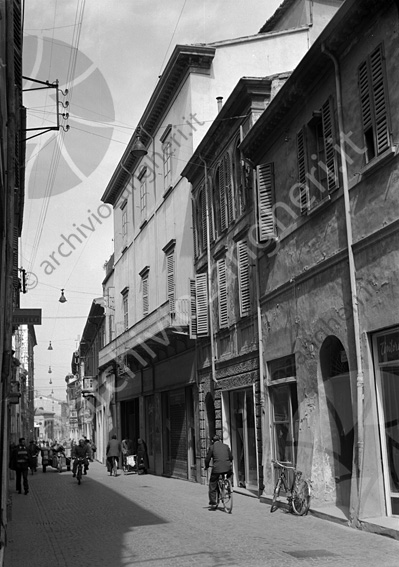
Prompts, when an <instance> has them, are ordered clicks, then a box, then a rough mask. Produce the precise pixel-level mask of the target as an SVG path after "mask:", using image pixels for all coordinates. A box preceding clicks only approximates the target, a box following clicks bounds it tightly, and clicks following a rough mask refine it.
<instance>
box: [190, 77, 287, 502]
mask: <svg viewBox="0 0 399 567" xmlns="http://www.w3.org/2000/svg"><path fill="white" fill-rule="evenodd" d="M288 76H289V75H288V74H286V73H283V74H278V75H275V76H274V77H268V78H263V79H251V78H243V79H241V80H240V81H239V83H238V85H237V86H236V88H235V89H234V90H233V92H232V94H231V95H230V97H229V98H228V100H227V101H226V102H225V104H223V106H221V107H220V111H219V113H218V115H217V118H216V119H215V121H214V122H213V124H212V126H211V127H210V128H209V130H208V132H207V133H206V135H205V136H204V138H203V139H202V141H201V143H200V144H199V146H198V148H197V149H196V151H195V152H194V154H193V156H192V158H191V159H190V161H189V163H188V164H187V166H186V167H185V169H184V170H183V172H182V175H183V176H185V177H187V179H188V180H189V181H190V182H191V184H192V187H193V195H192V202H193V230H194V244H195V247H194V255H195V280H194V281H193V296H194V302H193V303H195V309H194V308H193V313H194V316H195V329H194V331H193V333H195V335H196V337H197V339H198V344H197V369H198V385H199V393H200V403H199V410H200V426H201V430H203V431H205V432H206V434H205V436H204V438H203V445H204V446H203V449H204V450H205V449H206V444H207V441H209V438H211V437H212V435H213V434H214V433H215V432H217V433H219V434H222V435H223V439H224V440H225V441H226V442H227V443H228V444H229V445H230V446H231V448H232V451H233V454H234V455H235V459H234V462H233V467H234V473H235V478H236V479H237V481H236V482H237V485H238V486H240V487H242V488H246V489H248V490H251V491H255V492H256V493H257V494H259V492H261V487H262V482H263V478H262V470H261V467H260V466H259V464H261V463H262V411H263V405H264V399H263V392H262V388H261V384H262V381H261V367H260V365H259V353H260V352H261V351H262V347H261V344H260V342H259V341H260V338H261V333H260V332H259V328H260V317H259V308H258V307H259V306H258V295H259V293H258V287H259V282H258V273H257V269H256V268H257V264H256V259H257V250H256V248H254V245H256V242H257V240H256V235H253V234H252V233H251V229H252V227H253V226H254V224H255V207H254V198H253V191H254V180H253V173H252V168H251V166H250V165H249V164H248V163H245V162H244V161H243V158H242V155H241V152H240V149H239V146H240V143H241V142H242V139H243V136H245V135H246V134H247V133H248V131H249V130H250V128H252V126H253V125H254V124H255V122H256V120H257V119H258V118H259V116H260V115H261V114H262V112H263V111H264V110H265V107H266V106H267V105H268V104H270V101H271V99H272V98H273V96H275V95H276V93H277V92H278V90H279V89H280V88H281V86H282V85H283V84H284V82H285V80H286V79H287V77H288ZM254 236H255V239H254Z"/></svg>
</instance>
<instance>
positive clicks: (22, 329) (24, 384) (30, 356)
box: [12, 325, 37, 442]
mask: <svg viewBox="0 0 399 567" xmlns="http://www.w3.org/2000/svg"><path fill="white" fill-rule="evenodd" d="M36 344H37V343H36V333H35V327H34V326H33V325H20V326H19V328H18V330H17V331H16V332H15V335H14V346H15V357H16V358H17V359H18V361H19V366H18V370H17V382H18V383H19V391H20V394H21V398H20V400H19V405H18V406H17V408H16V411H17V412H18V416H19V419H18V420H17V422H16V423H15V436H14V438H13V439H12V441H13V442H15V441H17V435H22V436H23V437H25V438H26V439H33V438H34V433H35V432H34V413H35V406H34V395H35V394H34V387H35V366H34V347H35V346H36Z"/></svg>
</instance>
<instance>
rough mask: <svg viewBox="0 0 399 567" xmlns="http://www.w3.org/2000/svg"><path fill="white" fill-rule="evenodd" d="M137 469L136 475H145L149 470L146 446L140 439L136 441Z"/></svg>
mask: <svg viewBox="0 0 399 567" xmlns="http://www.w3.org/2000/svg"><path fill="white" fill-rule="evenodd" d="M137 468H138V471H137V472H138V474H147V472H148V469H149V462H148V453H147V445H146V444H145V441H144V440H143V439H141V438H139V439H137Z"/></svg>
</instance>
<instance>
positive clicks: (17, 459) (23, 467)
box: [14, 437, 29, 494]
mask: <svg viewBox="0 0 399 567" xmlns="http://www.w3.org/2000/svg"><path fill="white" fill-rule="evenodd" d="M14 451H15V453H14V463H15V472H16V476H17V483H16V489H17V492H18V494H21V490H22V486H21V478H23V483H24V491H25V494H28V492H29V483H28V470H29V457H28V450H27V448H26V445H25V438H24V437H21V438H20V439H19V444H18V446H17V447H16V448H15V449H14Z"/></svg>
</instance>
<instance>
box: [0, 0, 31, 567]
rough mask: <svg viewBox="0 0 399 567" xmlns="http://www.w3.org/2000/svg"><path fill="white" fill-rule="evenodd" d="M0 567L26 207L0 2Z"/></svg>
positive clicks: (20, 127) (18, 120)
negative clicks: (15, 321) (15, 320)
mask: <svg viewBox="0 0 399 567" xmlns="http://www.w3.org/2000/svg"><path fill="white" fill-rule="evenodd" d="M0 15H1V16H0V63H1V64H0V130H1V135H0V151H1V155H2V159H1V161H0V219H1V220H0V371H1V373H0V376H1V382H0V400H1V403H0V455H1V460H0V478H1V483H0V515H1V522H0V525H1V527H0V565H2V564H3V552H4V546H5V541H6V530H7V502H8V494H7V490H8V476H9V469H8V457H9V443H10V438H9V430H10V429H9V425H10V415H11V413H12V411H11V409H10V407H11V406H9V403H14V402H15V401H18V400H17V399H16V396H15V393H16V392H15V388H16V386H14V390H12V389H11V381H12V380H14V381H15V382H17V380H16V368H15V366H14V364H13V362H15V361H13V353H12V351H13V348H12V334H13V331H14V327H13V321H12V318H13V310H14V309H15V308H17V307H19V293H20V283H19V277H18V276H19V272H18V268H19V266H18V238H19V237H20V235H21V229H22V212H23V202H24V171H25V169H24V168H25V142H24V132H23V131H24V123H25V111H24V108H23V106H22V20H21V1H20V0H1V1H0Z"/></svg>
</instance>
